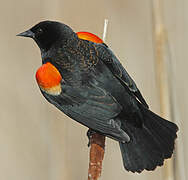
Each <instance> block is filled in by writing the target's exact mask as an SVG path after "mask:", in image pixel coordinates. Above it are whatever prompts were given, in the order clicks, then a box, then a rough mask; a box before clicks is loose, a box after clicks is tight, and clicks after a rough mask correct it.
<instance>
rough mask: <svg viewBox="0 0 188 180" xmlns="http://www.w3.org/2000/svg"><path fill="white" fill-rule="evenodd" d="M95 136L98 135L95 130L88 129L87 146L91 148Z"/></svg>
mask: <svg viewBox="0 0 188 180" xmlns="http://www.w3.org/2000/svg"><path fill="white" fill-rule="evenodd" d="M93 134H96V132H95V131H94V130H93V129H88V131H87V137H88V144H87V146H88V147H90V145H91V138H92V135H93Z"/></svg>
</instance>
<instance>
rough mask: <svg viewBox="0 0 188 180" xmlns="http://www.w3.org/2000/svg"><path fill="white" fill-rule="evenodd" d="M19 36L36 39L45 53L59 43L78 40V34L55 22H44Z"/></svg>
mask: <svg viewBox="0 0 188 180" xmlns="http://www.w3.org/2000/svg"><path fill="white" fill-rule="evenodd" d="M17 36H23V37H30V38H32V39H34V40H35V42H36V43H37V44H38V46H39V48H40V49H41V50H43V51H47V50H49V49H50V47H51V46H53V44H55V43H56V42H57V41H65V42H66V41H67V40H69V39H71V38H77V36H76V34H75V33H74V32H73V30H72V29H71V28H70V27H69V26H67V25H65V24H63V23H59V22H55V21H42V22H40V23H38V24H36V25H35V26H33V27H32V28H31V29H29V30H27V31H25V32H22V33H20V34H18V35H17Z"/></svg>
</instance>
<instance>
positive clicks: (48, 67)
mask: <svg viewBox="0 0 188 180" xmlns="http://www.w3.org/2000/svg"><path fill="white" fill-rule="evenodd" d="M36 80H37V83H38V85H39V87H40V88H41V89H43V90H44V91H46V92H47V93H49V94H52V95H58V94H60V93H61V86H60V82H61V80H62V77H61V74H60V73H59V71H58V70H57V69H56V67H55V66H53V65H52V64H51V63H49V62H48V63H46V64H43V65H42V66H41V67H40V68H39V69H38V70H37V72H36Z"/></svg>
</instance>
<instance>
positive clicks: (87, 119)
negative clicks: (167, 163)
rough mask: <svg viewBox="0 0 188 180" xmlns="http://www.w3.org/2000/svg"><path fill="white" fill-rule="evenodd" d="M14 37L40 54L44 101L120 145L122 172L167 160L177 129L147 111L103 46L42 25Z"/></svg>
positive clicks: (52, 25)
mask: <svg viewBox="0 0 188 180" xmlns="http://www.w3.org/2000/svg"><path fill="white" fill-rule="evenodd" d="M19 36H25V37H30V38H32V39H34V41H35V42H36V43H37V44H38V46H39V48H40V50H41V56H42V64H43V65H42V66H41V67H40V68H39V69H38V71H37V73H36V79H37V82H38V85H39V88H40V90H41V92H42V94H43V95H44V97H45V98H46V99H47V100H48V101H49V102H50V103H52V104H53V105H55V106H56V107H57V108H58V109H60V110H61V111H62V112H64V113H65V114H66V115H67V116H69V117H71V118H72V119H74V120H76V121H77V122H79V123H81V124H83V125H85V126H87V127H88V128H89V129H90V130H92V131H94V132H98V133H101V134H103V135H105V136H107V137H110V138H113V139H114V140H116V141H118V142H119V144H120V149H121V153H122V157H123V164H124V167H125V169H126V170H128V171H132V172H138V173H140V172H142V171H143V170H144V169H146V170H154V169H155V168H156V166H161V165H163V161H164V159H167V158H170V157H171V156H172V153H173V150H174V141H175V139H176V137H177V135H176V132H177V130H178V127H177V126H176V124H174V123H172V122H169V121H167V120H165V119H163V118H161V117H159V116H158V115H157V114H155V113H153V112H152V111H150V110H149V107H148V105H147V103H146V101H145V100H144V98H143V97H142V95H141V93H140V91H139V89H138V88H137V86H136V84H135V82H134V81H133V80H132V78H131V77H130V76H129V75H128V73H127V71H126V70H125V69H124V67H123V66H122V65H121V63H120V62H119V60H118V59H117V58H116V56H115V55H114V53H113V52H112V51H111V50H110V49H109V48H108V46H107V45H106V44H104V43H102V44H97V43H93V42H91V41H87V40H83V39H80V38H78V36H77V34H76V33H75V32H74V31H73V30H72V29H71V28H70V27H69V26H67V25H65V24H63V23H59V22H54V21H43V22H40V23H39V24H37V25H35V26H34V27H32V28H31V29H30V30H28V31H26V32H23V33H20V34H19Z"/></svg>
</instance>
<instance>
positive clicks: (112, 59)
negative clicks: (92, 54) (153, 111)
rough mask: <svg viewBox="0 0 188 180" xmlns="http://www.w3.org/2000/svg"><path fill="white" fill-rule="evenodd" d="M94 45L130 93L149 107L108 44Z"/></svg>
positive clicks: (100, 57) (101, 57)
mask: <svg viewBox="0 0 188 180" xmlns="http://www.w3.org/2000/svg"><path fill="white" fill-rule="evenodd" d="M94 47H95V49H96V52H97V55H98V57H99V59H101V60H102V61H103V62H104V63H105V64H106V66H107V67H108V68H109V69H110V71H111V72H112V73H113V74H114V75H115V76H116V78H117V79H118V80H119V81H120V82H121V83H122V84H123V86H124V87H125V88H126V89H128V90H129V91H130V93H131V94H133V95H134V96H135V97H136V98H137V99H138V100H139V101H140V102H141V103H142V104H143V105H144V106H145V107H146V108H149V106H148V104H147V103H146V101H145V100H144V98H143V96H142V94H141V92H140V91H139V89H138V88H137V86H136V84H135V82H134V81H133V79H132V78H131V77H130V76H129V74H128V73H127V71H126V70H125V68H124V67H123V66H122V64H121V63H120V61H119V60H118V59H117V57H116V56H115V55H114V53H113V52H112V51H111V50H110V48H108V46H107V45H105V44H94Z"/></svg>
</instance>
